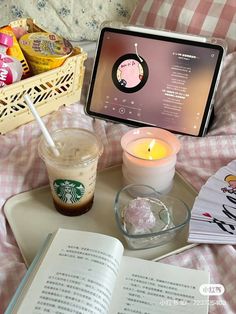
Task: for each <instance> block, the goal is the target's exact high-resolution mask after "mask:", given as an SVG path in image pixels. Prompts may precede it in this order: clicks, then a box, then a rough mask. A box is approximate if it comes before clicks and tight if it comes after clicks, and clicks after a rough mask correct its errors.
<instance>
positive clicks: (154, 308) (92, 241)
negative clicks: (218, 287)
mask: <svg viewBox="0 0 236 314" xmlns="http://www.w3.org/2000/svg"><path fill="white" fill-rule="evenodd" d="M123 251H124V248H123V246H122V244H121V242H120V241H119V240H117V239H115V238H113V237H110V236H106V235H102V234H97V233H91V232H84V231H76V230H67V229H59V230H58V231H57V232H56V233H55V234H53V235H51V237H50V238H49V240H48V241H47V242H46V243H45V245H44V248H43V249H42V250H41V251H40V252H39V253H38V255H37V256H36V258H35V259H34V261H33V263H32V264H31V266H30V268H29V269H28V271H27V273H26V275H25V277H24V279H23V280H22V282H21V284H20V286H19V288H18V289H17V291H16V293H15V296H14V297H13V299H12V301H11V303H10V304H9V306H8V308H7V310H6V312H5V314H9V313H18V314H25V313H27V314H31V313H34V314H36V313H37V314H41V313H63V314H71V313H92V314H101V313H104V314H105V313H109V314H116V313H117V314H118V313H119V314H128V313H129V314H130V313H139V314H144V313H145V314H149V313H150V314H156V313H168V314H171V313H181V314H183V313H188V314H189V313H191V314H194V313H201V314H203V313H207V312H208V305H207V304H208V298H207V296H204V295H202V294H201V293H200V292H199V287H200V286H201V285H203V284H208V283H209V274H208V273H207V272H205V271H201V270H193V269H187V268H182V267H176V266H171V265H167V264H162V263H159V262H154V261H147V260H142V259H138V258H133V257H128V256H123Z"/></svg>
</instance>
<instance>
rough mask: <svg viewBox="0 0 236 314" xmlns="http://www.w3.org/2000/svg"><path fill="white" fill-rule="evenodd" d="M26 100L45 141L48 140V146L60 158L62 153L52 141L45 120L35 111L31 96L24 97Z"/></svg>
mask: <svg viewBox="0 0 236 314" xmlns="http://www.w3.org/2000/svg"><path fill="white" fill-rule="evenodd" d="M24 99H25V101H26V103H27V105H28V106H29V108H30V110H31V112H32V114H33V116H34V117H35V119H36V121H37V122H38V124H39V126H40V129H41V131H42V133H43V135H44V137H45V139H46V141H47V143H48V145H49V146H50V147H51V149H52V151H53V153H54V154H55V155H56V156H59V155H60V153H59V151H58V149H57V148H56V145H55V143H54V142H53V139H52V137H51V135H50V134H49V132H48V130H47V128H46V126H45V124H44V123H43V120H42V119H41V118H40V116H39V114H38V112H37V111H36V109H35V107H34V105H33V103H32V101H31V99H30V97H29V95H24Z"/></svg>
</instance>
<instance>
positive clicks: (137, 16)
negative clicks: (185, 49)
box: [130, 0, 236, 52]
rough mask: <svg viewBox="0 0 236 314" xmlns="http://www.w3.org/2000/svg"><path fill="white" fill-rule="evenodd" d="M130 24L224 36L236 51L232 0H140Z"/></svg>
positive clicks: (231, 49)
mask: <svg viewBox="0 0 236 314" xmlns="http://www.w3.org/2000/svg"><path fill="white" fill-rule="evenodd" d="M130 23H131V24H139V25H145V26H147V27H153V28H161V29H167V30H171V31H176V32H180V33H190V34H195V35H202V36H210V37H219V38H224V39H226V41H227V44H228V52H231V51H235V50H236V1H235V0H165V1H163V0H140V1H139V3H138V4H137V6H136V8H135V10H134V12H133V14H132V16H131V19H130Z"/></svg>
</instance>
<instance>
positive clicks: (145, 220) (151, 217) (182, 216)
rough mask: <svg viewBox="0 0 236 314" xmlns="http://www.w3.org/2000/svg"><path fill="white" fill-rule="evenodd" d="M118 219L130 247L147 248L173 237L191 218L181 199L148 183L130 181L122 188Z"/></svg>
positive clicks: (117, 202) (116, 207) (117, 203)
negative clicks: (159, 190) (132, 182)
mask: <svg viewBox="0 0 236 314" xmlns="http://www.w3.org/2000/svg"><path fill="white" fill-rule="evenodd" d="M114 211H115V217H116V223H117V226H118V228H119V230H120V231H121V232H122V234H123V236H124V238H125V239H126V242H127V244H128V247H129V248H130V249H147V248H151V247H155V246H160V245H163V244H165V243H167V242H169V241H171V240H172V239H173V238H174V237H175V236H176V235H177V233H178V232H179V231H180V230H182V229H183V227H184V226H186V224H188V222H189V220H190V209H189V207H188V206H187V205H186V204H185V203H184V202H183V201H182V200H180V199H178V198H176V197H174V196H170V195H161V194H160V193H158V192H157V191H156V190H155V189H153V188H152V187H150V186H147V185H141V184H130V185H127V186H125V187H123V188H122V189H121V190H119V191H118V193H117V194H116V198H115V203H114Z"/></svg>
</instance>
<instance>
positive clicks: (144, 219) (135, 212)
mask: <svg viewBox="0 0 236 314" xmlns="http://www.w3.org/2000/svg"><path fill="white" fill-rule="evenodd" d="M124 223H125V224H126V228H127V229H130V230H129V231H131V232H132V233H140V232H145V231H147V230H149V229H151V228H153V227H154V226H155V223H156V219H155V216H154V215H153V213H152V211H151V204H150V201H149V200H148V199H146V198H140V197H138V198H136V199H133V200H132V201H130V202H129V204H128V206H127V207H126V208H125V209H124Z"/></svg>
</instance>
